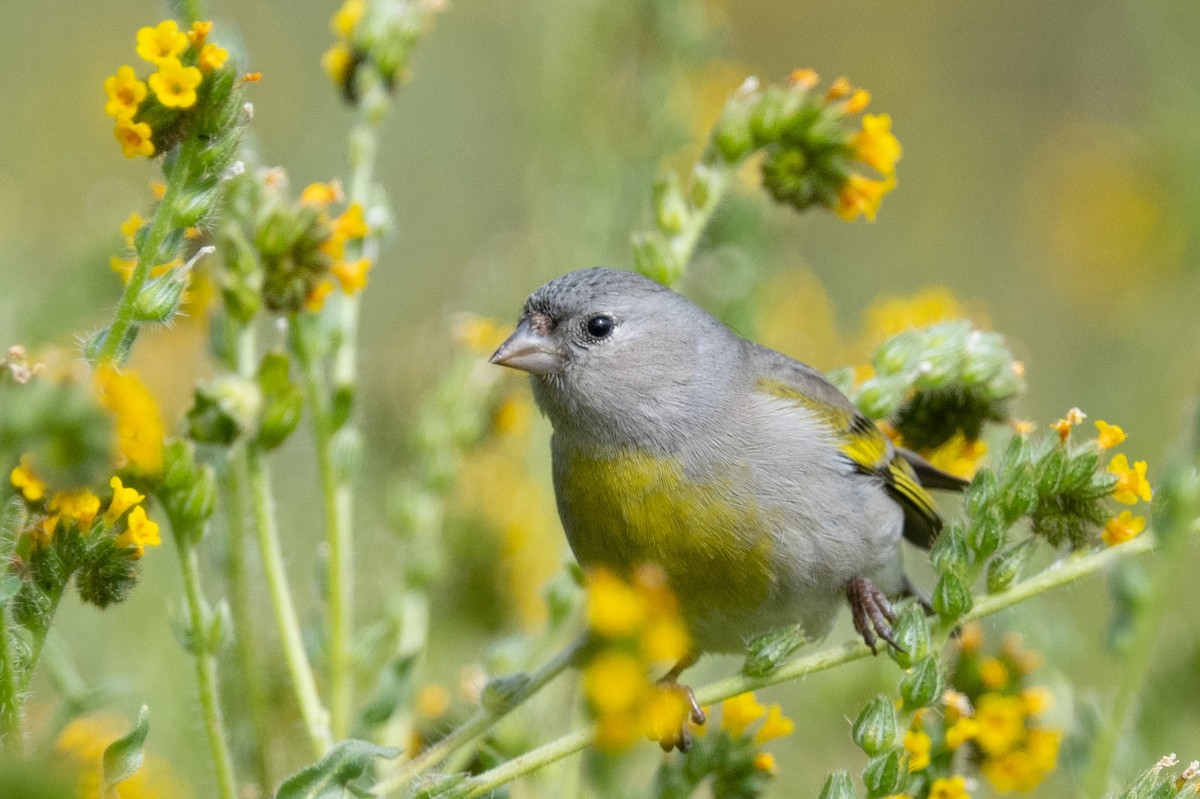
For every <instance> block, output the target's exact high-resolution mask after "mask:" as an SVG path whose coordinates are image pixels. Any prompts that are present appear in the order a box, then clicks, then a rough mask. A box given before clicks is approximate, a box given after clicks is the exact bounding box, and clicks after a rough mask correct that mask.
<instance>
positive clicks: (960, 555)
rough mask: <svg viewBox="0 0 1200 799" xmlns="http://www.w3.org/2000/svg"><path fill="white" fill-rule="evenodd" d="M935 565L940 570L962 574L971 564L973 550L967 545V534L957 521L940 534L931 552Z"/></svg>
mask: <svg viewBox="0 0 1200 799" xmlns="http://www.w3.org/2000/svg"><path fill="white" fill-rule="evenodd" d="M929 557H930V560H931V561H932V562H933V567H934V568H935V569H937V570H938V571H939V572H954V573H956V574H962V573H963V572H965V571H966V569H967V567H968V566H969V565H970V564H971V550H970V547H968V546H967V538H966V534H965V533H964V532H963V529H962V527H961V526H960V525H959V524H957V523H955V524H954V525H952V526H951V527H950V529H949V530H947V531H945V532H944V533H942V534H941V535H940V536H938V539H937V541H935V542H934V544H933V548H932V549H931V550H930V553H929Z"/></svg>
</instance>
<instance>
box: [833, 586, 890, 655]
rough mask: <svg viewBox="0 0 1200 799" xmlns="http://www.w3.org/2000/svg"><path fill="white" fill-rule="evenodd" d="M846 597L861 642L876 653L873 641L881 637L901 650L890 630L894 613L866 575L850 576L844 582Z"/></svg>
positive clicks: (884, 597) (886, 599)
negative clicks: (848, 580) (846, 581)
mask: <svg viewBox="0 0 1200 799" xmlns="http://www.w3.org/2000/svg"><path fill="white" fill-rule="evenodd" d="M846 598H847V599H849V600H850V612H851V614H852V615H853V617H854V629H855V630H857V631H858V634H859V635H861V636H862V639H863V643H865V644H866V645H867V646H869V647H871V652H872V653H876V649H875V641H876V640H877V638H876V636H878V638H882V639H883V640H885V641H887V642H888V643H889V644H891V646H892V647H894V648H895V649H896V650H897V651H900V652H903V651H904V649H903V647H901V646H900V644H898V643H896V636H895V635H894V634H893V632H892V624H893V623H895V621H896V613H895V612H894V611H893V610H892V605H891V603H890V602H888V598H887V597H886V596H884V594H883V592H882V591H880V590H879V589H878V588H876V587H875V584H874V583H872V582H871V581H870V580H868V579H867V578H866V577H851V578H850V582H848V583H846Z"/></svg>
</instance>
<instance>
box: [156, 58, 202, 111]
mask: <svg viewBox="0 0 1200 799" xmlns="http://www.w3.org/2000/svg"><path fill="white" fill-rule="evenodd" d="M202 80H204V75H203V74H202V73H201V72H200V70H199V69H197V68H196V67H185V66H184V65H183V64H182V63H180V61H179V59H178V58H166V59H163V61H162V62H161V63H159V65H158V72H155V73H154V74H153V75H151V76H150V90H151V91H153V92H154V96H155V97H157V98H158V101H159V102H160V103H162V104H163V105H164V106H166V107H167V108H191V107H192V106H193V105H195V104H196V87H197V86H199V85H200V81H202Z"/></svg>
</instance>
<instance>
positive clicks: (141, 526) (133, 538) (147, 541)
mask: <svg viewBox="0 0 1200 799" xmlns="http://www.w3.org/2000/svg"><path fill="white" fill-rule="evenodd" d="M127 524H128V525H129V526H128V527H127V528H126V530H125V532H123V533H121V534H120V535H119V536H117V540H116V541H115V542H114V543H115V544H116V545H117V546H118V547H123V548H127V549H128V548H132V549H136V550H137V552H136V553H135V554H134V557H135V558H140V557H141V556H142V554H143V552H144V551H145V548H146V547H156V546H158V545H159V544H161V543H162V539H160V538H159V537H158V525H157V524H155V523H154V522H152V521H150V520H149V519H148V518H146V509H145V508H143V507H142V506H141V505H138V506H137V507H136V508H134V509H133V510H131V511H130V512H129V519H128V520H127Z"/></svg>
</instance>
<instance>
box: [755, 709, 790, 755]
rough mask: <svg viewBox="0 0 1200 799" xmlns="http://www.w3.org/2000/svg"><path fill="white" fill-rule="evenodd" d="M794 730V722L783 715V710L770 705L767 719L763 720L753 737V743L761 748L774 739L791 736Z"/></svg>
mask: <svg viewBox="0 0 1200 799" xmlns="http://www.w3.org/2000/svg"><path fill="white" fill-rule="evenodd" d="M795 729H796V724H795V722H793V721H792V720H791V719H789V718H788V717H787V716H785V715H783V710H782V709H781V708H780V707H779V705H771V706H770V707H768V708H767V717H766V718H765V719H764V720H763V724H762V727H760V728H759V730H758V733H757V734H756V735H755V736H754V742H755V743H756V744H759V745H760V746H761V745H762V744H765V743H766V742H768V741H773V740H775V739H776V738H783V737H785V736H788V735H791V734H792V732H793V731H794V730H795Z"/></svg>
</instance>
